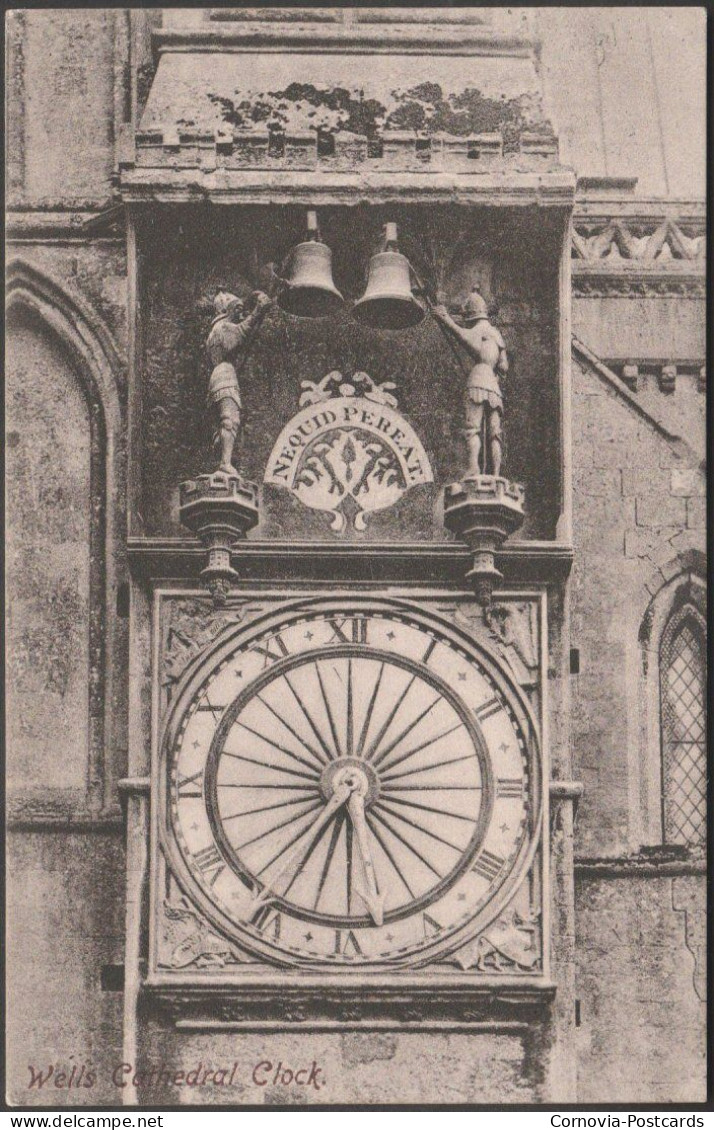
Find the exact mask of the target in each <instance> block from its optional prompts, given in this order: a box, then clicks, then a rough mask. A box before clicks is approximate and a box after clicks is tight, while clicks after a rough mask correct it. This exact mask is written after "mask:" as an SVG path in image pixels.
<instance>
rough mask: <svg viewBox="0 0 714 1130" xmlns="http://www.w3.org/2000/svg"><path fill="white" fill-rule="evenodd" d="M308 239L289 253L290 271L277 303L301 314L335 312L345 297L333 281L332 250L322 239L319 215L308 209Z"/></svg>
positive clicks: (301, 316)
mask: <svg viewBox="0 0 714 1130" xmlns="http://www.w3.org/2000/svg"><path fill="white" fill-rule="evenodd" d="M307 234H308V239H307V240H306V242H305V243H298V244H297V246H295V247H293V249H292V252H291V254H290V265H289V272H290V273H289V275H288V276H287V277H285V278H284V280H283V281H284V283H285V286H284V287H283V289H282V291H281V292H280V294H279V295H278V300H277V301H278V305H279V306H280V308H281V309H282V310H285V311H286V312H287V313H288V314H295V315H296V316H297V317H298V318H324V317H326V316H327V315H328V314H334V313H335V312H336V311H337V310H339V309H340V307H341V306H342V304H343V302H344V299H343V297H342V295H341V294H340V292H339V290H338V289H337V287H336V286H335V284H334V282H333V281H332V252H331V251H330V249H329V247H328V246H327V244H325V243H322V242H321V240H320V236H319V232H318V228H317V216H316V215H315V213H314V212H309V213H308V232H307Z"/></svg>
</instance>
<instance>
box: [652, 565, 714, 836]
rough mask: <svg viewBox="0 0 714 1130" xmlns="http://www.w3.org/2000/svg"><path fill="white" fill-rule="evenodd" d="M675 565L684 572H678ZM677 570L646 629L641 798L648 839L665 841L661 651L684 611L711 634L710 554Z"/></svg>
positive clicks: (657, 599) (654, 604) (663, 589)
mask: <svg viewBox="0 0 714 1130" xmlns="http://www.w3.org/2000/svg"><path fill="white" fill-rule="evenodd" d="M675 567H678V571H677V572H676V573H674V569H675ZM666 572H667V573H668V574H671V573H674V575H673V576H671V579H670V580H669V581H666V582H664V583H663V584H662V585H661V586H660V588H659V590H658V591H657V592H656V593H655V595H654V596H653V597H652V599H651V600H650V602H649V604H648V606H647V609H646V611H645V614H644V616H643V619H642V622H641V626H640V633H639V643H640V654H641V677H640V738H641V741H640V774H641V777H640V786H641V787H640V797H641V822H642V842H643V843H644V844H646V845H648V846H652V845H656V844H662V843H663V842H664V838H665V837H664V827H663V813H662V788H663V784H662V735H661V703H660V691H661V688H660V653H661V646H662V641H663V640H664V639H665V636H666V633H667V631H668V629H669V628H670V626H671V625H672V624H673V623H675V622H676V621H677V619H678V618H681V616H682V614H685V615H686V614H689V615H691V616H692V617H693V618H694V619H695V620H696V621H697V623H698V625H699V626H700V628H701V632H702V635H703V637H705V633H706V583H705V580H704V577H705V572H704V555H703V554H702V553H699V552H694V551H692V552H688V553H686V554H683V555H681V556H680V557H678V558H676V559H675V560H674V561H673V562H672V563H671V565H670V567H669V568H668V569H667V570H666Z"/></svg>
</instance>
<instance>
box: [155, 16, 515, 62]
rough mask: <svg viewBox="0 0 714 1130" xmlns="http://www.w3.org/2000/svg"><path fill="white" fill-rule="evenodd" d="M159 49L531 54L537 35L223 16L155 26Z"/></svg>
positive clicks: (448, 27) (442, 24)
mask: <svg viewBox="0 0 714 1130" xmlns="http://www.w3.org/2000/svg"><path fill="white" fill-rule="evenodd" d="M153 42H154V47H155V50H156V51H157V52H158V53H159V54H160V55H161V54H165V53H167V52H182V51H183V52H191V53H193V52H202V51H211V52H213V51H228V52H239V53H240V52H251V51H256V50H260V51H277V52H281V53H282V52H289V51H290V50H291V49H292V50H297V51H305V50H307V51H309V52H310V53H311V54H312V53H320V52H328V53H333V52H336V51H339V52H340V54H352V53H356V54H364V53H365V52H368V53H369V54H382V55H384V54H386V55H389V54H393V53H395V52H398V53H399V54H416V55H422V54H424V52H429V53H434V52H436V53H437V54H440V55H473V54H477V55H497V56H506V57H509V58H530V57H531V56H532V55H533V52H534V49H535V47H536V41H535V40H534V39H533V37H532V36H524V35H516V34H511V33H508V32H494V31H491V30H489V29H488V28H487V27H484V26H483V25H478V24H475V25H464V24H459V25H454V24H452V23H448V24H447V23H446V22H443V21H439V22H438V23H436V22H431V23H419V24H417V23H415V24H407V23H401V24H395V25H393V26H385V25H384V24H383V23H374V24H365V23H354V24H329V23H327V22H325V23H319V24H313V25H312V26H310V25H308V24H291V23H285V22H280V23H274V24H270V23H268V22H267V21H266V22H260V21H256V22H255V23H238V22H237V21H236V22H227V21H226V22H225V23H221V22H219V21H216V22H213V23H211V24H209V25H204V26H203V27H192V28H166V29H163V30H161V31H158V32H155V33H154V37H153Z"/></svg>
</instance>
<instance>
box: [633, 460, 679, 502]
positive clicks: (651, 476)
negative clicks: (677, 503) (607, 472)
mask: <svg viewBox="0 0 714 1130" xmlns="http://www.w3.org/2000/svg"><path fill="white" fill-rule="evenodd" d="M670 485H671V480H670V474H669V472H668V471H666V470H664V469H663V468H661V467H658V466H656V464H654V463H653V464H652V465H650V464H649V463H648V464H647V465H646V466H642V467H623V469H622V493H623V495H624V496H625V498H627V497H628V496H629V495H642V496H644V495H656V496H657V497H658V498H659V497H661V496H662V495H663V494H669V493H670Z"/></svg>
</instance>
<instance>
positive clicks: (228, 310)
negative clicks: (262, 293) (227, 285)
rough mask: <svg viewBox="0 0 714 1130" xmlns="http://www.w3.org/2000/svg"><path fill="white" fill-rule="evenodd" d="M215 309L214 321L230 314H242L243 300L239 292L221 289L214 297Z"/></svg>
mask: <svg viewBox="0 0 714 1130" xmlns="http://www.w3.org/2000/svg"><path fill="white" fill-rule="evenodd" d="M213 311H214V318H213V323H215V322H217V321H219V320H220V319H221V318H225V317H226V315H228V314H235V313H237V314H238V315H239V316H240V315H241V314H242V313H243V300H242V299H241V298H239V297H238V295H237V294H231V293H230V291H227V290H219V292H218V294H217V295H216V297H215V298H214V299H213ZM213 323H212V324H213Z"/></svg>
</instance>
